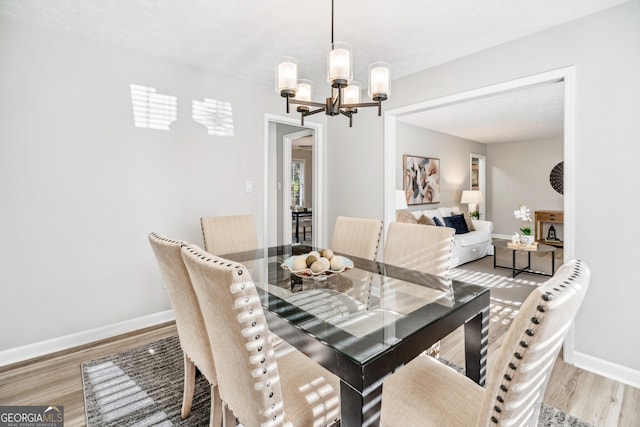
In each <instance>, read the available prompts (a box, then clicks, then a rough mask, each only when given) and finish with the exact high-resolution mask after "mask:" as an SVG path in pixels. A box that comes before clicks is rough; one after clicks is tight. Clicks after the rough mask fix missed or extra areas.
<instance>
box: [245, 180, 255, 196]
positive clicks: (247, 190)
mask: <svg viewBox="0 0 640 427" xmlns="http://www.w3.org/2000/svg"><path fill="white" fill-rule="evenodd" d="M244 191H245V193H252V192H253V181H247V182H246V183H245V184H244Z"/></svg>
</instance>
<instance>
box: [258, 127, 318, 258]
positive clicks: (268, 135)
mask: <svg viewBox="0 0 640 427" xmlns="http://www.w3.org/2000/svg"><path fill="white" fill-rule="evenodd" d="M277 124H285V125H291V126H297V127H303V128H305V129H309V130H311V132H312V136H313V142H312V144H313V149H312V156H313V174H312V176H313V190H312V196H311V199H312V200H313V220H312V221H313V222H312V225H311V226H312V227H313V237H312V245H313V246H316V247H323V245H324V238H323V236H324V223H325V209H326V207H325V204H324V197H322V194H323V191H324V185H323V184H324V181H323V177H324V173H323V171H324V167H325V166H324V163H325V161H324V137H323V135H324V133H323V129H324V127H323V125H322V124H321V123H317V122H312V121H308V122H305V125H304V126H300V121H299V119H293V118H289V117H286V116H278V115H274V114H265V115H264V150H263V152H264V180H263V186H264V187H263V191H264V222H263V241H264V242H265V246H273V245H275V244H276V243H277V242H275V241H273V240H270V239H269V225H270V221H273V222H272V225H276V226H277V221H278V218H277V214H276V218H270V216H272V215H273V213H272V212H270V210H269V200H270V199H271V198H274V197H275V200H277V196H278V189H277V187H276V186H274V185H270V173H271V172H272V169H273V170H277V165H272V166H271V169H270V154H271V153H270V151H269V148H270V147H269V144H270V142H271V140H272V139H274V140H275V133H274V132H272V125H277ZM277 142H278V141H274V143H277ZM289 157H291V150H289ZM274 168H275V169H274ZM284 179H285V177H283V180H284ZM289 179H290V177H289ZM270 187H272V188H270ZM275 205H276V206H277V203H275ZM283 205H284V201H283ZM287 209H289V207H288V205H287ZM283 215H284V213H283ZM289 223H290V221H289ZM289 226H291V225H289ZM289 235H291V233H289Z"/></svg>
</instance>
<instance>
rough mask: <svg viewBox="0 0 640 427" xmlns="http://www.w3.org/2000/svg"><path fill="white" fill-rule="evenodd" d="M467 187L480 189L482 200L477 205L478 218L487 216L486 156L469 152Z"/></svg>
mask: <svg viewBox="0 0 640 427" xmlns="http://www.w3.org/2000/svg"><path fill="white" fill-rule="evenodd" d="M469 168H470V170H469V188H470V189H472V190H476V191H480V194H482V198H483V201H482V203H480V204H479V205H478V208H477V209H478V211H479V212H480V218H479V219H486V218H487V188H486V184H487V157H486V156H485V155H484V154H474V153H471V159H470V161H469Z"/></svg>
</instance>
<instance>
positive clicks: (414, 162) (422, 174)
mask: <svg viewBox="0 0 640 427" xmlns="http://www.w3.org/2000/svg"><path fill="white" fill-rule="evenodd" d="M402 166H403V168H402V170H403V177H402V185H403V189H404V192H405V196H406V198H407V205H408V206H411V205H422V204H428V203H440V159H436V158H433V157H421V156H410V155H408V154H405V155H403V156H402Z"/></svg>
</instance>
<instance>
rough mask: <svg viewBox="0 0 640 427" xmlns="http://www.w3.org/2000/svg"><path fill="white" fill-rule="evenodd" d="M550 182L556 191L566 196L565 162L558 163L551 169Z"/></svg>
mask: <svg viewBox="0 0 640 427" xmlns="http://www.w3.org/2000/svg"><path fill="white" fill-rule="evenodd" d="M549 182H551V186H552V187H553V189H554V190H556V191H557V192H558V193H560V194H564V162H560V163H558V164H557V165H555V166H554V167H553V169H551V173H550V174H549Z"/></svg>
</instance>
